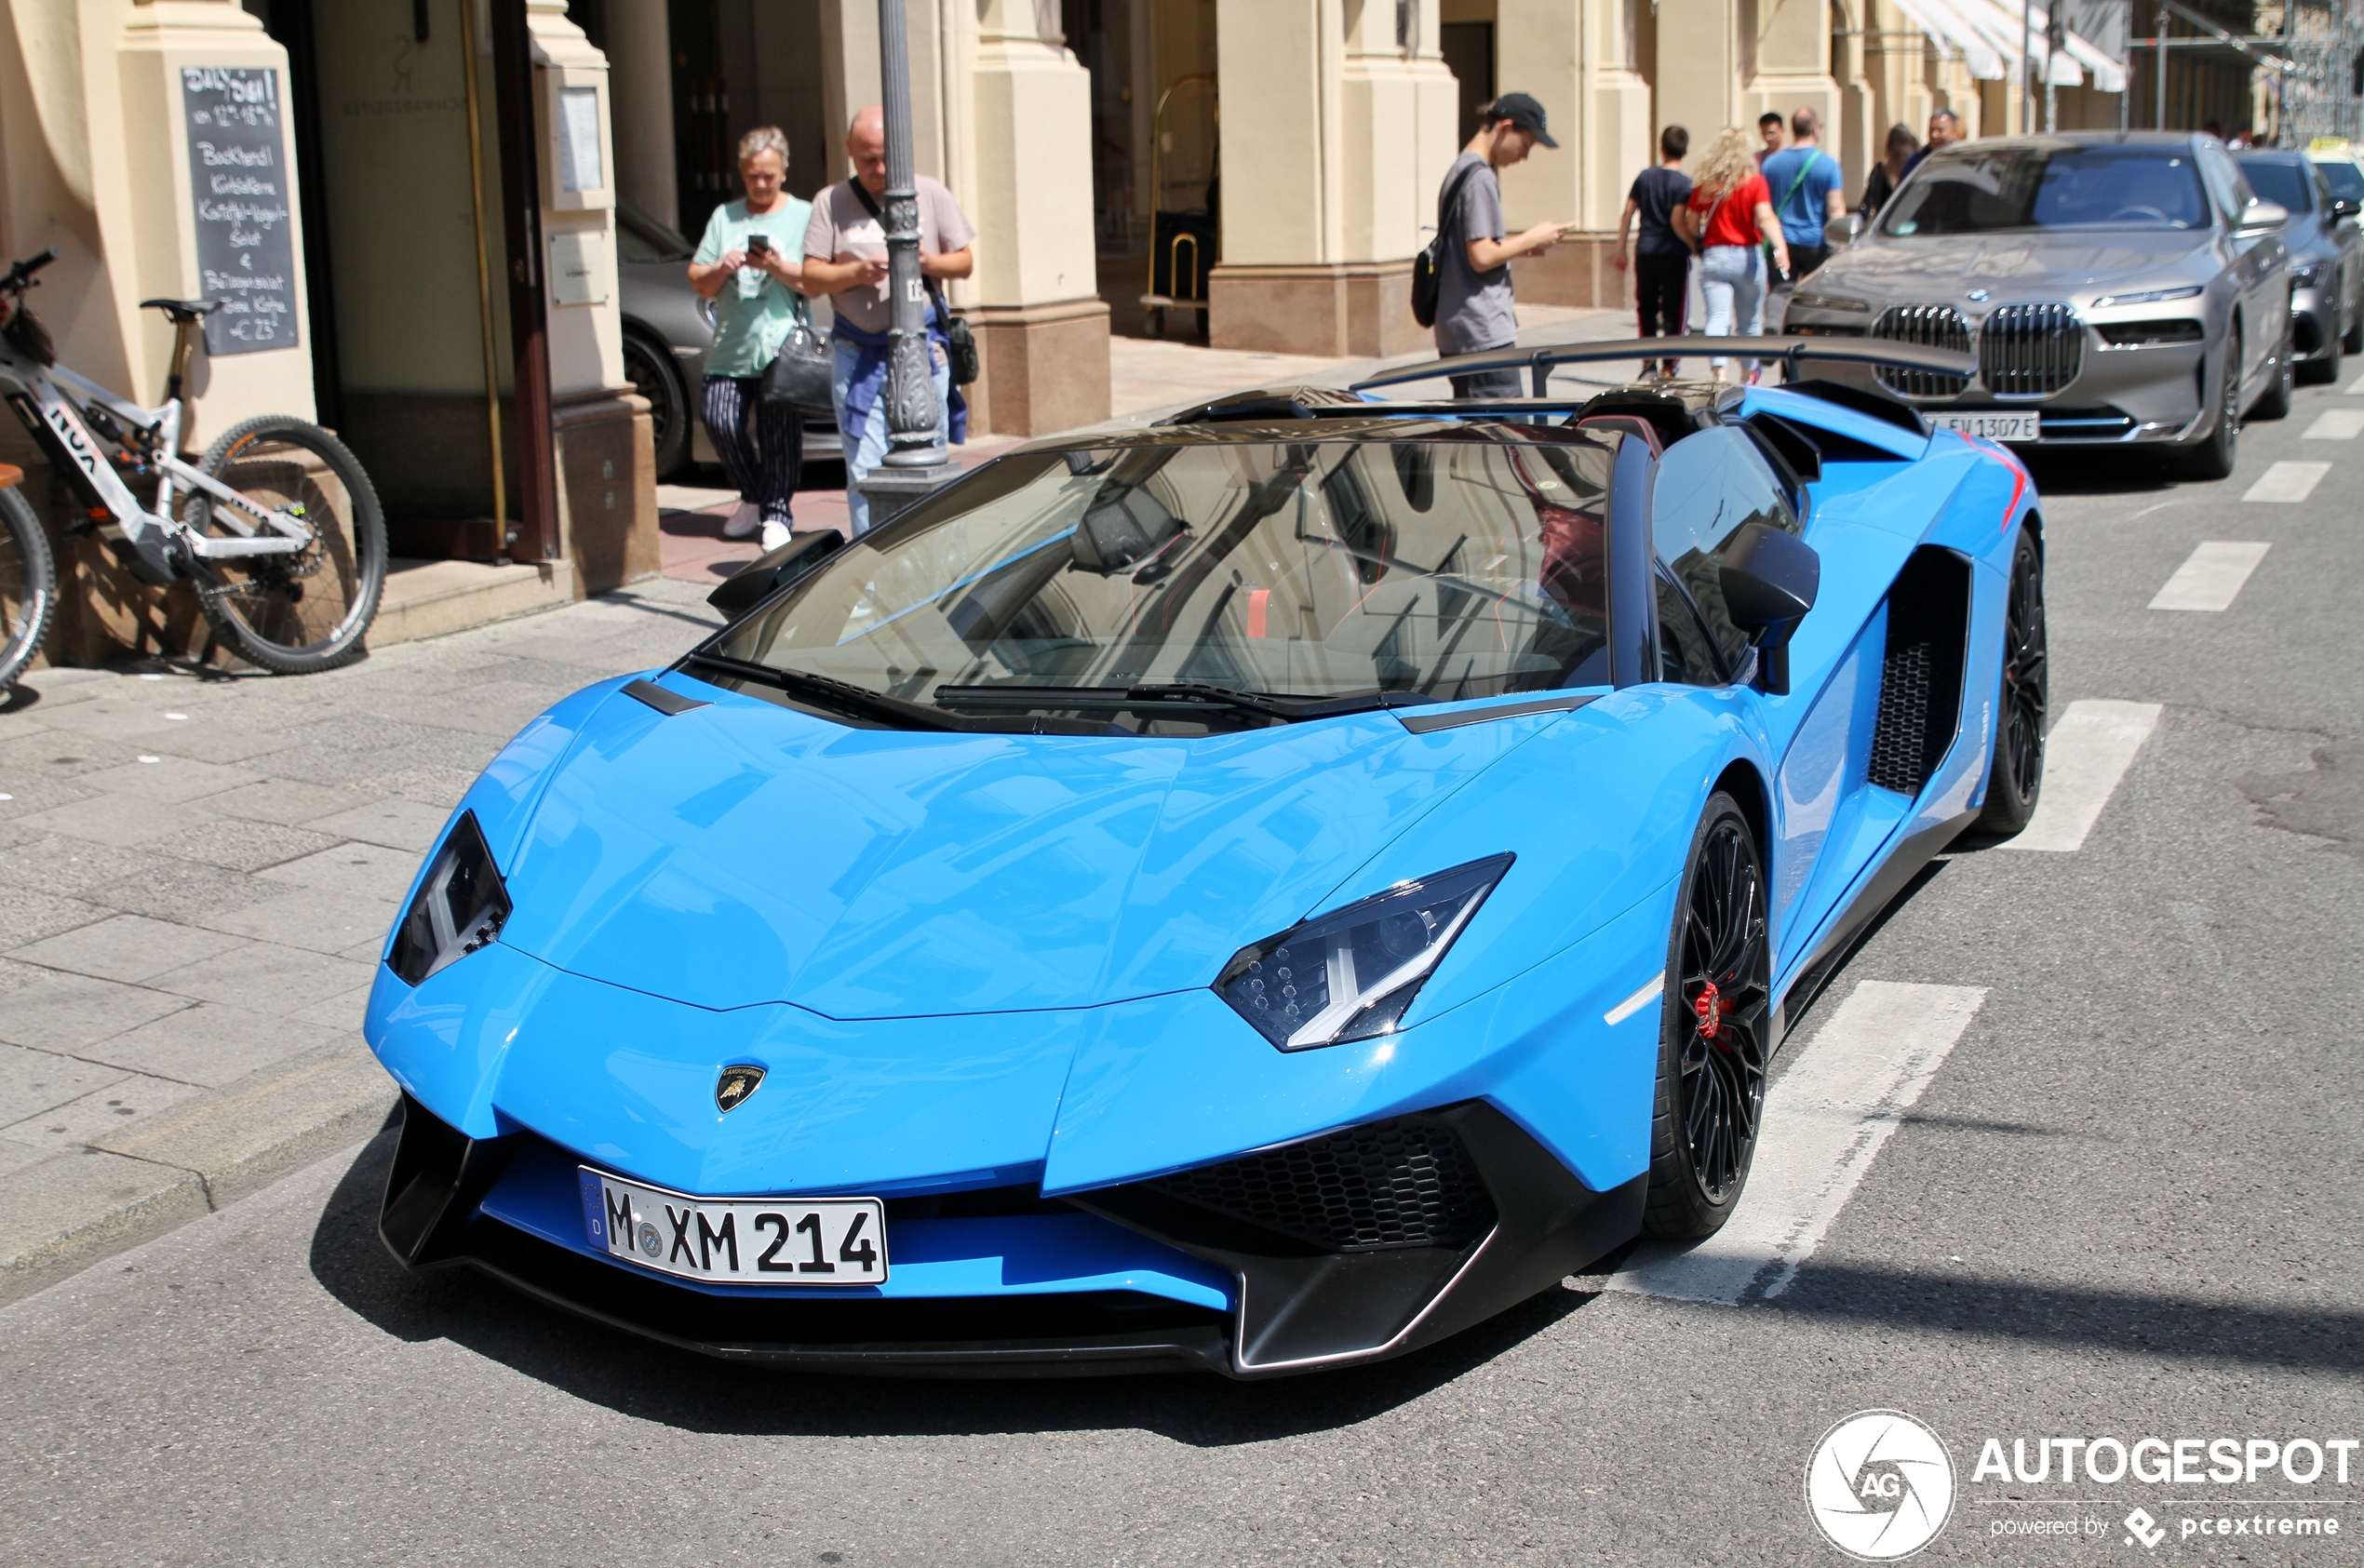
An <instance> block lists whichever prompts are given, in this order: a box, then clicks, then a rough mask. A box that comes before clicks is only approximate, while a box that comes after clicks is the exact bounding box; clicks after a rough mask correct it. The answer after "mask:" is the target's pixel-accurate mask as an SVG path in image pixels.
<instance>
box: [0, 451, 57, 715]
mask: <svg viewBox="0 0 2364 1568" xmlns="http://www.w3.org/2000/svg"><path fill="white" fill-rule="evenodd" d="M57 603H58V570H57V568H56V566H55V565H54V564H52V562H51V561H50V559H49V539H48V536H47V534H45V533H43V532H42V531H41V519H40V518H39V517H37V516H34V512H33V505H32V503H30V502H28V501H26V500H25V498H24V497H23V496H21V495H20V494H19V493H18V492H17V489H16V487H14V486H13V485H12V486H10V487H8V488H7V489H0V691H6V690H7V689H8V688H9V686H11V685H12V684H14V682H15V681H16V678H17V677H18V676H19V675H20V674H22V673H23V671H24V667H25V665H26V664H27V663H31V662H32V659H33V656H34V654H35V653H37V652H39V651H40V650H41V638H42V637H43V636H44V635H45V634H46V633H47V631H48V629H49V612H50V610H53V609H55V608H56V607H57Z"/></svg>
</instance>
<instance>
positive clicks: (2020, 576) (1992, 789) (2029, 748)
mask: <svg viewBox="0 0 2364 1568" xmlns="http://www.w3.org/2000/svg"><path fill="white" fill-rule="evenodd" d="M2050 690H2051V689H2050V685H2049V682H2048V677H2047V672H2046V669H2045V645H2044V553H2043V551H2041V550H2039V549H2038V548H2037V547H2036V543H2035V536H2034V535H2033V534H2031V533H2029V532H2028V531H2027V530H2026V529H2021V530H2020V542H2019V545H2018V548H2016V549H2015V550H2013V551H2012V552H2011V596H2010V599H2009V602H2008V604H2006V606H2005V607H2004V610H2003V689H2002V697H2001V701H2000V702H1999V704H1997V708H1996V712H1995V765H1994V767H1992V768H1991V769H1989V770H1988V771H1987V775H1986V805H1985V806H1984V808H1982V809H1981V811H1980V812H1979V818H1978V829H1979V831H1980V832H1981V833H1991V834H1994V835H1995V836H1997V837H1999V838H2008V837H2010V836H2011V835H2012V834H2014V833H2017V832H2019V831H2020V829H2021V828H2023V827H2025V826H2026V825H2027V824H2028V819H2029V818H2031V817H2033V816H2035V800H2036V797H2037V796H2039V795H2041V794H2042V793H2043V791H2044V730H2045V726H2046V725H2047V724H2048V722H2049V720H2050V717H2051V716H2050V714H2049V712H2048V704H2049V702H2050Z"/></svg>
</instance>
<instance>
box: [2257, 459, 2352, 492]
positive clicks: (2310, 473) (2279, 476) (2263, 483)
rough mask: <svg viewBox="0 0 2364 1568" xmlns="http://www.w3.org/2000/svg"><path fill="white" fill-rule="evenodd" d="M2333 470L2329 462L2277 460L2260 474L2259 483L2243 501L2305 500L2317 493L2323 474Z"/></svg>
mask: <svg viewBox="0 0 2364 1568" xmlns="http://www.w3.org/2000/svg"><path fill="white" fill-rule="evenodd" d="M2330 471H2331V465H2330V463H2328V462H2277V463H2276V464H2275V465H2274V466H2273V467H2271V468H2269V469H2267V470H2266V471H2265V472H2264V473H2263V474H2261V475H2259V476H2258V479H2257V483H2256V484H2254V485H2251V486H2250V488H2249V493H2248V494H2247V495H2244V496H2242V497H2241V499H2242V500H2243V501H2304V500H2305V499H2306V498H2307V497H2308V496H2310V495H2312V494H2314V493H2315V487H2316V486H2317V485H2318V484H2320V483H2322V480H2323V476H2324V475H2326V474H2329V473H2330Z"/></svg>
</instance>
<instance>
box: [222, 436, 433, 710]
mask: <svg viewBox="0 0 2364 1568" xmlns="http://www.w3.org/2000/svg"><path fill="white" fill-rule="evenodd" d="M290 448H292V449H296V450H300V451H302V452H304V453H308V454H309V455H310V457H311V458H312V459H314V460H316V462H317V463H318V465H319V466H318V471H317V472H307V471H306V468H307V465H306V464H304V463H303V462H302V460H298V459H294V458H292V456H291V455H290V454H289V451H288V450H287V449H290ZM197 466H198V468H199V469H201V470H202V471H203V472H205V473H206V474H208V475H209V476H212V477H214V478H216V479H219V480H221V481H222V483H223V484H225V485H228V486H229V487H230V488H231V489H236V490H239V491H241V492H243V493H247V494H252V495H256V496H257V497H258V499H261V498H262V497H263V496H265V495H272V494H275V497H276V499H277V501H278V502H280V503H299V504H301V505H302V507H303V509H304V510H303V516H304V521H305V522H306V523H308V524H310V525H311V526H312V528H313V529H315V530H316V532H315V536H314V543H313V545H312V546H311V547H310V548H308V549H306V550H305V551H303V552H302V554H300V555H297V556H251V557H246V558H244V559H241V558H235V557H234V558H231V559H227V560H208V561H206V562H205V569H206V570H208V572H209V574H210V575H211V577H212V579H213V580H212V581H211V582H210V583H208V582H207V581H205V580H204V578H203V577H200V579H199V582H198V584H197V608H198V609H199V610H202V611H203V612H204V614H205V618H206V621H207V622H208V624H210V625H211V626H212V627H213V629H214V631H215V632H216V634H218V635H219V636H220V637H221V638H222V641H223V642H225V643H227V644H229V645H230V647H231V648H232V650H235V652H236V653H237V654H238V656H239V657H240V658H242V659H244V660H246V661H247V662H248V663H251V664H257V665H260V666H261V667H262V668H263V669H266V670H270V671H272V672H274V673H275V674H278V675H312V674H316V673H317V672H319V671H321V670H332V669H335V668H336V667H337V666H338V665H340V664H346V663H352V662H353V661H354V660H356V659H357V658H359V657H361V654H362V652H363V651H364V645H363V642H362V639H363V637H366V636H367V635H368V633H369V623H370V622H372V621H373V620H375V619H376V618H377V613H378V599H379V596H381V595H382V594H383V592H384V591H385V576H386V525H385V514H384V513H383V511H382V510H381V509H380V507H379V505H378V492H377V490H376V489H375V488H374V487H372V486H371V485H370V483H369V475H368V474H366V473H365V472H363V470H362V467H361V461H360V460H359V459H358V458H356V457H355V456H354V455H353V453H352V451H351V450H350V449H348V448H347V447H346V446H345V444H344V443H343V442H342V441H340V440H338V439H337V438H336V437H335V436H331V435H329V432H327V431H325V430H323V429H321V428H320V427H319V426H318V425H316V424H312V423H308V422H305V421H303V420H300V419H293V418H290V417H289V416H287V415H284V414H264V415H262V417H260V418H258V419H250V420H247V421H245V422H241V423H238V424H235V425H233V426H231V427H230V428H229V429H228V430H225V431H223V432H222V435H221V436H219V437H218V438H217V439H216V440H215V441H214V443H213V445H212V446H211V447H209V448H208V449H207V450H206V454H205V456H204V457H203V458H201V459H199V460H198V462H197ZM322 476H326V477H327V478H329V479H332V480H333V481H334V482H335V489H334V490H331V489H330V488H329V485H327V484H324V483H322V482H321V479H322ZM338 491H341V492H342V495H341V496H340V495H339V494H338V493H337V492H338ZM181 522H182V523H183V524H184V525H185V526H186V527H187V528H188V529H189V530H190V531H191V532H192V533H195V534H199V535H208V534H209V533H210V532H211V529H212V528H213V523H214V502H213V498H212V497H210V496H208V495H207V494H206V493H205V492H204V491H203V490H192V491H191V492H190V495H189V499H188V501H187V503H185V505H184V506H183V508H182V510H181ZM234 532H235V530H234V529H227V528H226V527H225V528H224V529H223V530H222V537H228V536H229V535H230V534H232V533H234ZM249 562H250V563H251V564H248V563H249ZM331 584H333V585H334V587H335V589H336V594H335V596H333V597H329V598H328V602H327V604H326V606H325V608H326V609H327V610H329V611H330V612H331V613H330V614H329V615H328V616H323V615H322V614H321V610H322V609H323V608H324V607H323V606H321V605H319V604H316V605H315V606H314V608H313V609H312V610H305V609H304V608H302V607H303V605H304V602H305V601H306V600H307V599H308V598H321V597H324V596H323V595H322V594H321V593H320V592H319V590H321V589H324V588H327V587H329V585H331ZM323 620H325V621H326V622H327V624H326V625H325V626H324V627H320V629H319V633H318V635H317V636H313V635H312V632H313V629H314V628H315V627H316V626H318V625H319V623H321V622H322V621H323Z"/></svg>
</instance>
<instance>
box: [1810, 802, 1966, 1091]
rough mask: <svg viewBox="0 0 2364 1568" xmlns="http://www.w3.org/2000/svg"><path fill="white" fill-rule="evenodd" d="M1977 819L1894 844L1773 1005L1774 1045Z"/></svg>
mask: <svg viewBox="0 0 2364 1568" xmlns="http://www.w3.org/2000/svg"><path fill="white" fill-rule="evenodd" d="M1977 820H1978V813H1977V812H1976V811H1965V812H1963V813H1962V814H1961V815H1959V816H1956V817H1949V818H1947V819H1946V820H1945V821H1943V822H1941V823H1938V824H1935V825H1934V826H1930V827H1925V828H1923V829H1921V830H1920V831H1919V832H1918V833H1914V834H1912V835H1910V836H1908V837H1907V838H1905V839H1904V841H1903V842H1902V843H1901V844H1899V845H1897V847H1896V849H1895V851H1893V852H1892V853H1890V854H1889V856H1888V857H1887V859H1886V860H1885V861H1883V862H1881V863H1880V864H1879V865H1878V866H1877V867H1876V868H1874V871H1873V872H1872V874H1871V876H1870V877H1869V878H1867V879H1866V880H1865V882H1864V883H1863V886H1862V888H1861V889H1860V891H1858V892H1857V893H1856V895H1855V897H1854V898H1853V899H1851V900H1849V901H1848V903H1847V907H1846V909H1844V910H1843V911H1841V912H1840V915H1839V918H1837V919H1835V920H1833V921H1832V922H1831V923H1830V925H1829V926H1828V927H1827V928H1825V929H1824V931H1823V932H1822V939H1821V940H1820V942H1818V943H1816V944H1815V946H1814V956H1813V957H1812V958H1809V959H1807V962H1806V965H1805V967H1804V968H1802V969H1800V970H1799V971H1798V972H1797V978H1796V979H1794V980H1793V981H1791V982H1790V985H1789V989H1788V990H1786V991H1784V992H1782V994H1781V999H1780V1002H1779V1003H1778V1004H1776V1006H1775V1007H1774V1009H1773V1039H1774V1041H1775V1049H1776V1050H1778V1049H1780V1044H1781V1043H1782V1042H1785V1041H1786V1040H1787V1039H1789V1034H1790V1031H1791V1030H1792V1029H1793V1028H1795V1027H1796V1026H1797V1024H1798V1021H1799V1020H1800V1019H1802V1018H1804V1017H1805V1016H1806V1012H1807V1009H1808V1008H1810V1007H1812V1006H1813V1005H1814V1000H1815V998H1817V997H1820V995H1821V994H1822V988H1823V987H1824V986H1825V985H1829V984H1830V983H1831V977H1832V976H1833V975H1834V974H1836V973H1837V972H1839V969H1840V966H1842V965H1844V964H1845V963H1846V962H1847V958H1848V956H1849V955H1850V954H1852V953H1853V952H1854V951H1855V948H1856V945H1857V944H1858V943H1860V942H1861V941H1862V940H1863V937H1864V934H1865V933H1866V932H1867V931H1870V930H1871V929H1872V925H1873V923H1874V921H1876V920H1877V919H1878V918H1880V913H1881V911H1883V910H1885V909H1886V908H1887V906H1888V905H1889V904H1890V903H1892V902H1893V901H1894V900H1895V898H1896V895H1897V894H1898V893H1901V892H1902V891H1904V887H1905V884H1906V883H1908V882H1910V881H1912V879H1913V878H1915V877H1917V876H1919V875H1920V874H1921V867H1923V866H1925V865H1927V864H1928V863H1929V862H1931V861H1932V860H1935V859H1936V858H1937V857H1938V856H1939V855H1941V854H1942V853H1943V852H1944V851H1945V847H1946V846H1947V845H1948V844H1951V843H1953V842H1954V839H1955V838H1959V837H1960V836H1961V834H1962V832H1963V830H1964V829H1965V828H1968V826H1969V825H1970V824H1972V823H1974V822H1976V821H1977Z"/></svg>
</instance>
